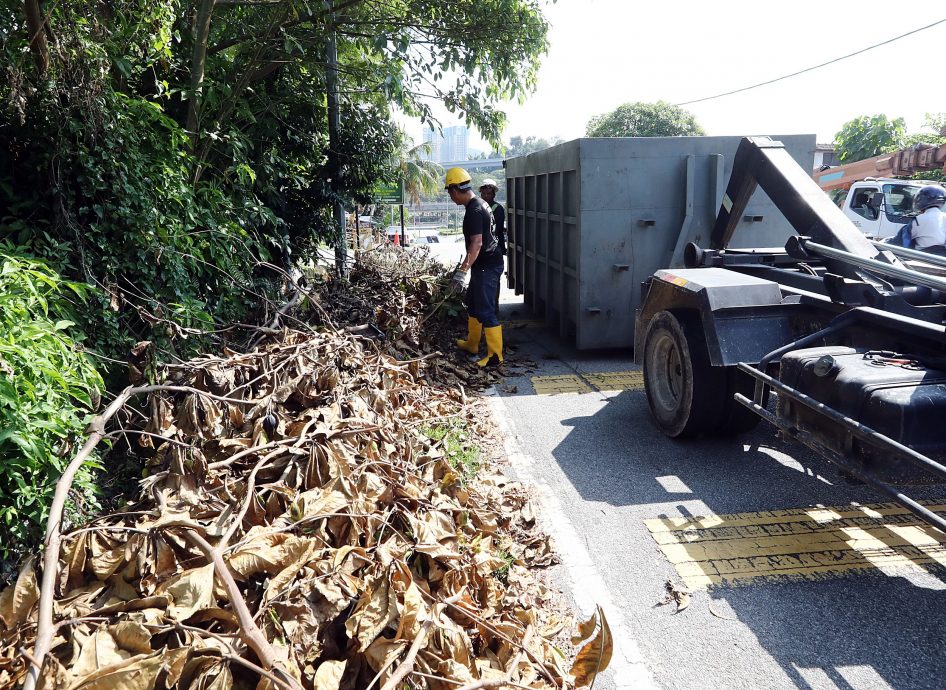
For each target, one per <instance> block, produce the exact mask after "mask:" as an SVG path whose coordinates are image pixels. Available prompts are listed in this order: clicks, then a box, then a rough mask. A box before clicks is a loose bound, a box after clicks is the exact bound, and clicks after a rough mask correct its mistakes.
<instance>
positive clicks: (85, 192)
mask: <svg viewBox="0 0 946 690" xmlns="http://www.w3.org/2000/svg"><path fill="white" fill-rule="evenodd" d="M539 2H540V0H480V1H478V2H476V3H460V4H451V5H449V6H446V5H444V4H443V3H442V2H439V1H434V0H397V1H396V2H395V1H387V0H386V1H383V2H377V1H376V0H331V2H329V3H325V2H309V1H308V0H227V1H226V2H218V1H216V0H57V1H56V2H42V0H21V1H11V2H6V3H0V74H3V79H0V240H6V241H8V242H10V243H11V247H10V249H9V254H10V256H11V260H13V259H15V260H22V261H25V262H27V263H28V265H32V263H30V262H33V261H34V259H35V258H37V257H38V258H42V259H45V260H46V261H47V262H48V264H49V268H50V271H51V274H52V275H56V276H61V277H62V278H63V279H64V280H65V281H67V282H68V281H75V282H77V283H78V282H81V283H83V284H86V285H90V286H92V288H91V289H90V294H89V301H88V304H87V305H86V308H84V309H82V310H77V312H76V315H75V319H73V320H75V321H77V322H78V324H77V325H78V326H79V328H75V327H73V326H65V325H63V324H58V325H59V326H61V327H62V328H61V329H59V328H57V321H55V320H54V321H52V326H53V330H54V331H55V334H54V335H55V337H57V338H58V337H59V336H60V335H62V336H63V337H66V336H69V334H70V333H71V332H73V331H74V332H75V333H78V332H79V331H80V330H83V331H84V332H85V333H86V334H87V336H88V338H87V340H86V341H85V343H84V344H85V345H86V346H87V347H88V348H89V349H90V350H92V351H96V352H98V353H101V354H107V355H109V356H110V357H112V358H113V359H115V360H118V362H119V363H121V362H122V361H124V359H125V355H126V353H127V350H128V346H129V345H130V344H132V343H134V342H136V341H141V340H149V341H152V342H154V344H155V345H156V346H157V350H158V356H159V357H161V358H165V359H166V358H170V357H173V356H186V355H189V354H191V353H193V352H195V351H197V350H200V349H204V348H206V346H207V345H208V342H209V341H210V339H212V338H215V337H218V336H216V335H215V332H217V331H219V330H220V327H221V326H226V325H229V324H230V323H233V322H234V321H240V322H246V321H252V320H253V317H254V314H255V313H259V312H261V311H262V309H263V308H264V307H266V306H269V305H268V303H269V302H272V301H276V300H278V301H282V299H283V298H282V297H280V296H279V293H278V291H277V288H278V285H276V277H274V275H273V274H272V273H268V272H266V271H265V270H264V269H263V268H262V266H263V265H264V263H272V262H276V261H282V262H284V263H288V262H290V261H296V260H305V259H307V258H310V257H311V256H312V254H313V253H314V250H315V248H316V247H317V246H318V240H319V239H320V238H321V237H324V236H325V235H326V234H327V233H328V232H329V231H330V229H331V220H330V216H331V212H330V205H331V204H332V203H333V202H336V201H341V202H342V203H343V204H345V205H346V206H347V207H348V208H349V209H350V208H352V207H353V206H354V205H355V204H365V203H367V202H369V201H370V194H371V189H372V188H373V186H374V184H375V182H376V181H378V180H379V179H385V178H386V179H391V177H393V176H394V175H395V174H396V172H397V171H398V170H399V167H400V165H401V161H402V159H401V157H400V155H399V154H400V148H399V143H398V134H397V128H396V127H395V126H394V125H393V123H392V108H394V107H397V108H399V109H400V110H401V111H403V112H405V113H407V114H408V115H413V116H418V117H420V118H421V119H423V120H425V121H427V122H432V121H434V117H433V115H432V113H433V105H434V103H435V102H437V101H439V102H441V103H442V104H444V105H445V106H446V107H447V109H448V110H449V111H451V112H452V113H454V114H455V115H456V116H458V117H460V118H462V119H464V120H465V121H466V122H467V123H468V124H470V125H473V126H476V127H477V128H479V130H480V131H481V132H482V133H483V134H484V135H485V136H486V137H487V138H489V139H490V140H491V141H494V142H498V139H499V132H500V131H501V129H502V125H503V121H504V118H503V114H502V113H501V112H500V111H499V110H498V109H497V108H498V105H499V104H500V103H502V102H505V101H506V100H509V99H511V98H517V97H521V95H522V94H523V93H525V92H527V91H529V90H531V89H533V88H534V86H535V83H536V74H537V69H538V58H539V56H540V55H541V54H542V53H543V52H544V51H545V49H546V33H547V29H548V27H547V24H546V22H545V19H544V18H543V16H542V13H541V11H540V9H539ZM332 37H334V38H335V40H336V43H337V54H338V60H337V66H338V84H339V105H340V111H341V116H342V117H341V119H342V126H341V132H340V136H339V140H338V141H337V142H333V144H334V145H333V147H332V150H331V151H330V150H329V148H330V147H329V141H328V132H327V97H326V83H327V76H328V75H327V70H328V69H329V68H328V65H327V64H326V63H327V58H326V55H327V50H326V46H327V44H328V42H329V39H330V38H332ZM63 320H64V319H59V321H63ZM11 323H13V324H14V325H16V324H15V323H14V322H11ZM42 328H45V325H44V326H43V327H42ZM60 331H61V332H60ZM231 333H232V332H231ZM12 342H13V345H12V347H13V349H14V350H15V351H16V352H17V353H19V356H21V357H22V358H23V360H24V361H34V360H32V359H30V358H31V357H33V353H32V352H31V351H30V346H31V345H30V342H27V340H23V341H22V342H21V341H20V340H14V341H12ZM53 344H55V343H53ZM12 356H13V355H12V354H10V355H9V357H12ZM3 357H4V358H5V359H6V361H10V360H9V357H8V355H7V354H4V355H3ZM50 361H52V360H50ZM60 364H61V365H62V366H63V367H65V366H67V365H68V363H65V364H62V363H60V362H57V363H56V366H54V367H52V368H53V369H55V368H57V366H59V365H60ZM0 368H2V362H0ZM47 368H49V367H47ZM60 370H62V369H60ZM113 374H114V376H113V377H112V379H111V382H112V384H113V385H117V384H118V383H120V382H123V381H120V377H123V375H124V367H120V368H116V369H115V370H114V372H113ZM0 378H2V377H0ZM70 395H71V393H70V394H67V395H59V396H57V397H54V398H51V399H50V400H45V401H44V403H43V404H44V405H48V409H45V410H44V414H45V413H46V412H50V410H52V409H53V408H55V407H56V406H59V407H60V408H61V411H62V412H63V415H61V418H62V419H67V416H68V415H67V413H68V412H69V411H70V410H72V411H74V410H75V409H76V406H75V405H74V404H73V402H74V401H73V402H70V400H71V398H70ZM72 398H75V396H72ZM50 414H51V415H52V416H53V417H55V418H56V419H59V418H60V417H56V415H55V412H54V411H53V412H51V413H50ZM36 419H38V420H43V419H45V418H44V417H39V416H37V417H36ZM4 428H6V427H4ZM29 428H30V429H33V431H32V432H30V433H32V434H33V436H34V437H37V438H38V436H37V435H38V434H40V433H41V431H42V429H41V428H40V427H39V426H37V425H34V426H32V427H29ZM7 441H8V443H7V446H8V447H9V443H10V442H13V441H11V439H10V438H8V439H7ZM28 442H29V441H28ZM33 442H35V443H39V441H38V440H36V438H34V439H33ZM37 447H39V446H37ZM24 452H25V451H24ZM3 459H4V461H6V460H7V458H6V456H4V458H3ZM11 462H13V461H12V460H11ZM5 500H6V499H5V497H4V496H2V495H0V520H2V519H4V517H3V513H2V509H3V508H4V507H5V506H6V503H5ZM44 500H45V499H44V498H43V495H37V497H36V501H37V504H36V505H37V506H38V510H42V509H43V505H44V504H43V501H44ZM2 537H3V535H2V534H0V542H2V541H3V539H2Z"/></svg>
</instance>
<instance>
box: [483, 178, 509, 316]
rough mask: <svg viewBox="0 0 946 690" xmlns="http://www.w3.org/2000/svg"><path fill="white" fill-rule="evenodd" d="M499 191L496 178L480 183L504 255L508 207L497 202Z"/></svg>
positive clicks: (497, 298)
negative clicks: (505, 207)
mask: <svg viewBox="0 0 946 690" xmlns="http://www.w3.org/2000/svg"><path fill="white" fill-rule="evenodd" d="M497 191H499V185H498V184H496V180H494V179H493V178H491V177H487V178H486V179H485V180H483V184H481V185H480V196H481V197H482V198H483V201H485V202H486V203H487V205H488V206H489V210H490V211H492V212H493V227H494V228H496V240H497V241H498V242H499V251H500V253H501V254H502V255H503V256H506V209H504V208H503V205H502V204H499V203H496V192H497ZM499 275H500V277H502V272H500V274H499ZM499 288H500V286H499V285H498V284H497V285H496V310H497V311H499Z"/></svg>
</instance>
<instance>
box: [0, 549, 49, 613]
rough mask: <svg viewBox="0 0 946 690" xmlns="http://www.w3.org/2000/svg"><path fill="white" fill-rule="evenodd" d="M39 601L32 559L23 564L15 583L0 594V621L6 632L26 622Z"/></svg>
mask: <svg viewBox="0 0 946 690" xmlns="http://www.w3.org/2000/svg"><path fill="white" fill-rule="evenodd" d="M38 600H39V588H38V587H37V586H36V574H35V572H34V571H33V558H30V559H28V560H27V561H26V563H24V564H23V567H22V568H21V569H20V574H19V575H17V578H16V583H15V584H14V585H13V586H12V587H7V588H6V589H4V590H3V592H2V593H0V621H3V625H4V626H5V627H6V629H7V630H12V629H13V628H15V627H16V626H17V625H19V624H20V623H23V622H24V621H26V619H27V617H28V616H29V614H30V611H31V610H32V608H33V605H34V604H35V603H36V602H37V601H38Z"/></svg>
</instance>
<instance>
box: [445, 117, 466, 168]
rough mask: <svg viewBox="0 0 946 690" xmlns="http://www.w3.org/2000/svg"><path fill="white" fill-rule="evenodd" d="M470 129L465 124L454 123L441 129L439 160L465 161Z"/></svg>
mask: <svg viewBox="0 0 946 690" xmlns="http://www.w3.org/2000/svg"><path fill="white" fill-rule="evenodd" d="M469 137H470V130H468V129H467V128H466V125H456V126H455V127H447V128H446V129H445V130H443V144H442V145H441V147H440V155H441V158H440V161H441V162H444V161H465V160H466V156H467V142H468V140H469Z"/></svg>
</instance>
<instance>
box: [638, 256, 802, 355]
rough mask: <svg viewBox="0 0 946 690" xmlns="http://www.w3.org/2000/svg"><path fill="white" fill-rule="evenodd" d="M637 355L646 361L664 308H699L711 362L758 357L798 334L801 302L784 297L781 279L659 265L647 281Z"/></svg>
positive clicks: (668, 309)
mask: <svg viewBox="0 0 946 690" xmlns="http://www.w3.org/2000/svg"><path fill="white" fill-rule="evenodd" d="M642 289H643V295H642V301H641V308H640V309H638V310H637V316H636V325H635V331H634V334H635V338H634V339H635V343H634V344H635V347H634V356H635V359H636V360H637V362H638V363H639V364H640V363H641V360H640V358H641V356H642V353H643V351H644V347H643V346H644V337H645V335H646V333H647V326H648V324H649V323H650V320H651V319H652V318H653V317H654V315H655V314H657V313H658V312H661V311H671V312H690V313H698V314H699V317H700V320H701V322H702V325H703V333H704V334H705V336H706V345H707V349H708V351H709V356H710V363H711V364H712V365H713V366H735V365H736V364H737V363H738V362H747V363H757V362H759V360H761V359H762V357H764V356H765V355H766V354H768V353H769V352H771V351H772V350H775V349H777V348H779V347H781V346H782V345H784V344H785V343H786V342H790V341H791V340H793V332H792V327H791V319H792V318H793V316H795V315H796V309H797V307H798V305H797V304H794V303H783V300H782V292H781V290H780V289H779V286H778V284H777V283H774V282H772V281H769V280H762V279H761V278H756V277H754V276H750V275H746V274H742V273H737V272H735V271H727V270H725V269H721V268H689V269H685V268H681V269H673V270H662V271H657V272H656V273H655V274H654V275H653V276H652V277H651V278H649V279H648V280H647V281H645V282H644V284H643V286H642Z"/></svg>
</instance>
